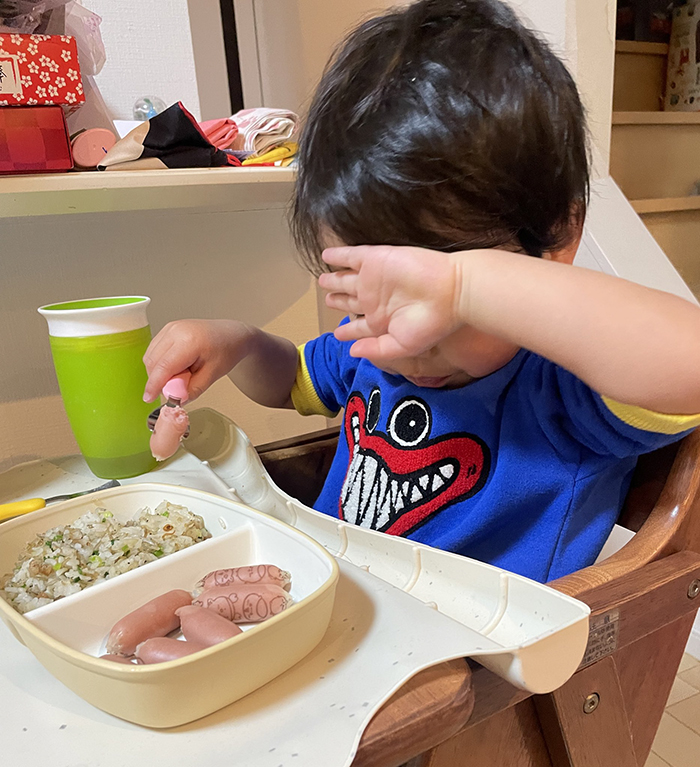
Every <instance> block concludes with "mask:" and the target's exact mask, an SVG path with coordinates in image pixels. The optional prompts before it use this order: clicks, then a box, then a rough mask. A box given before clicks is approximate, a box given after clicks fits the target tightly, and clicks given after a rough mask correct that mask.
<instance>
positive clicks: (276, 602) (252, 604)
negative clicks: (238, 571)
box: [192, 583, 292, 623]
mask: <svg viewBox="0 0 700 767" xmlns="http://www.w3.org/2000/svg"><path fill="white" fill-rule="evenodd" d="M192 604H193V605H197V606H199V607H206V608H207V609H209V610H214V611H215V612H217V613H219V615H223V617H224V618H226V619H227V620H230V621H233V622H234V623H258V622H259V621H264V620H267V619H268V618H272V616H273V615H278V614H279V613H281V612H282V611H283V610H286V609H287V607H289V605H291V604H292V598H291V597H290V596H289V594H288V593H287V592H286V591H285V590H284V589H283V588H280V587H279V586H275V585H274V584H272V583H260V584H257V585H250V584H247V585H235V584H231V585H229V586H213V587H212V588H209V589H206V590H205V591H203V592H202V593H201V594H200V595H199V596H198V597H195V599H193V600H192Z"/></svg>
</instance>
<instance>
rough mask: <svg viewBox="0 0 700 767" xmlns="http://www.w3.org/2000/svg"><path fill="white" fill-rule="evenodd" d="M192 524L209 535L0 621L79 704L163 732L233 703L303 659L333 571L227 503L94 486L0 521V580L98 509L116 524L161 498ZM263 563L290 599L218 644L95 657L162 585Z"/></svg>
mask: <svg viewBox="0 0 700 767" xmlns="http://www.w3.org/2000/svg"><path fill="white" fill-rule="evenodd" d="M164 500H167V501H169V502H171V503H175V504H180V505H183V506H186V507H187V508H188V509H189V510H190V511H191V512H193V513H195V514H199V515H200V516H201V517H203V519H204V523H205V526H206V527H207V529H208V530H209V532H210V533H211V534H212V538H210V539H208V540H205V541H202V542H200V543H196V544H195V545H193V546H191V547H189V548H187V549H184V550H182V551H179V552H176V553H173V554H170V555H168V556H165V557H163V558H162V559H159V560H157V561H155V562H151V563H148V564H146V565H142V566H141V567H139V568H137V569H135V570H132V571H130V572H127V573H124V574H122V575H119V576H118V577H115V578H114V579H111V580H106V581H103V582H101V583H97V584H95V585H94V586H91V587H89V588H86V589H84V590H83V591H81V592H78V593H76V594H73V595H71V596H68V597H64V598H62V599H59V600H56V601H55V602H53V603H51V604H48V605H45V606H43V607H39V608H37V609H35V610H32V611H30V612H28V613H26V614H25V615H21V614H20V613H19V612H17V611H16V610H15V609H14V608H13V607H11V606H10V604H9V603H7V602H6V601H4V600H3V599H0V618H2V620H3V621H4V622H5V623H6V624H7V625H8V627H9V628H10V630H11V631H12V632H13V633H14V634H15V636H16V637H17V638H18V639H19V640H20V641H21V642H23V643H24V644H25V645H26V646H27V647H28V648H29V649H30V650H31V651H32V652H33V653H34V655H35V656H36V657H37V658H38V659H39V661H41V663H42V664H43V665H44V666H45V667H46V668H47V669H48V670H49V671H50V672H51V673H52V674H54V676H56V677H57V678H58V679H59V680H60V681H62V682H63V683H64V684H65V685H66V686H67V687H69V688H71V689H72V690H73V691H74V692H76V693H77V694H78V695H80V696H81V697H83V698H84V699H85V700H87V701H88V702H90V703H92V704H93V705H95V706H97V707H98V708H101V709H103V710H104V711H107V712H109V713H111V714H114V715H116V716H118V717H121V718H123V719H127V720H129V721H132V722H136V723H138V724H143V725H147V726H150V727H172V726H174V725H178V724H182V723H184V722H190V721H193V720H195V719H198V718H200V717H202V716H205V715H206V714H209V713H211V712H213V711H216V710H218V709H220V708H222V707H223V706H226V705H228V704H229V703H232V702H233V701H236V700H238V699H239V698H241V697H243V696H245V695H247V694H248V693H250V692H252V691H253V690H255V689H257V688H259V687H261V686H262V685H264V684H266V683H267V682H269V681H270V680H272V679H274V678H275V677H277V676H279V675H280V674H282V673H283V672H284V671H286V670H287V669H289V668H290V667H291V666H293V665H294V664H295V663H297V662H298V661H299V660H301V659H302V658H303V657H304V656H305V655H307V654H308V653H309V652H311V651H312V650H313V649H314V647H315V646H316V645H317V644H318V642H319V641H320V640H321V639H322V637H323V635H324V633H325V631H326V629H327V627H328V623H329V621H330V617H331V612H332V609H333V601H334V595H335V588H336V584H337V580H338V566H337V563H336V561H335V560H334V558H333V557H332V556H331V555H330V554H329V553H328V552H327V551H326V550H325V549H324V548H323V547H322V546H320V545H319V544H318V543H316V542H315V541H313V540H311V539H310V538H308V537H307V536H306V535H304V534H303V533H301V532H299V531H297V530H294V529H292V528H290V527H288V526H287V525H285V524H283V523H281V522H280V521H278V520H276V519H272V518H270V517H269V516H266V515H264V514H261V513H259V512H257V511H255V510H253V509H250V508H248V507H246V506H244V505H243V504H242V503H240V502H237V501H235V500H231V499H227V498H223V497H220V496H216V495H212V494H210V493H206V492H203V491H200V490H193V489H189V488H182V487H177V486H173V485H161V484H137V485H130V486H125V487H119V488H114V489H112V490H107V491H102V492H100V493H95V494H93V495H88V496H84V497H82V498H77V499H75V500H73V501H68V502H65V503H61V504H58V505H56V506H51V507H48V508H46V509H44V510H43V511H40V512H36V513H33V514H29V515H26V516H24V517H18V518H16V519H15V520H13V521H10V522H7V523H4V524H3V525H1V526H0V574H3V573H8V572H11V571H12V567H13V565H14V563H15V561H16V559H17V556H18V555H19V554H20V552H21V551H22V549H23V548H24V545H25V544H26V543H27V542H28V541H30V540H32V539H33V537H34V536H35V535H36V534H38V533H42V532H45V531H46V530H48V529H50V528H52V527H55V526H58V525H65V524H69V523H71V522H73V521H75V520H76V519H77V518H78V517H80V516H81V515H82V514H84V513H85V512H87V511H90V510H94V509H95V508H98V507H102V506H104V507H107V508H108V509H109V511H110V512H112V514H114V516H115V517H116V518H117V519H118V520H119V521H121V522H125V521H126V520H128V519H130V518H132V517H133V516H134V515H135V514H136V512H137V511H138V510H139V509H141V508H143V507H146V506H147V507H149V508H150V509H151V510H154V509H155V508H156V507H157V506H158V505H159V504H160V503H161V502H162V501H164ZM248 564H275V565H278V566H279V567H281V568H282V569H284V570H288V571H289V572H290V573H291V574H292V588H291V596H292V598H293V600H294V603H293V604H292V605H291V606H290V607H289V608H287V610H286V611H284V612H282V613H280V614H279V615H276V616H274V617H272V618H270V619H268V620H267V621H265V622H263V623H260V624H255V625H251V626H249V627H246V630H245V631H244V633H243V634H240V635H238V636H236V637H234V638H232V639H229V640H227V641H226V642H224V643H221V644H218V645H215V646H213V647H210V648H208V649H206V650H203V651H201V652H199V653H196V654H194V655H190V656H187V657H185V658H181V659H179V660H175V661H169V662H167V663H162V664H156V665H150V666H136V665H131V666H130V665H123V664H117V663H113V662H110V661H108V660H101V659H99V656H100V655H101V654H103V653H104V652H105V648H104V640H105V637H106V635H107V633H108V631H109V630H110V628H111V627H112V626H113V625H114V624H115V623H116V622H117V621H118V620H119V619H120V618H121V617H123V616H124V615H125V614H127V613H129V612H131V611H132V610H134V609H135V608H137V607H139V606H140V605H142V604H144V603H145V602H147V601H149V600H150V599H153V598H154V597H156V596H159V595H160V594H163V593H165V592H167V591H170V590H171V589H185V590H187V591H192V590H193V588H194V587H195V584H196V582H197V581H198V580H199V579H200V578H201V577H203V576H204V575H206V574H207V573H208V572H210V571H211V570H215V569H219V568H225V567H233V566H243V565H248Z"/></svg>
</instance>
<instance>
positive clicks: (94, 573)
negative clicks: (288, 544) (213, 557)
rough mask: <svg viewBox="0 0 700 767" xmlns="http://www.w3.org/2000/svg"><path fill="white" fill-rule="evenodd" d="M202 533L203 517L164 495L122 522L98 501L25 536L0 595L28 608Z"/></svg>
mask: <svg viewBox="0 0 700 767" xmlns="http://www.w3.org/2000/svg"><path fill="white" fill-rule="evenodd" d="M207 538H211V533H210V532H209V531H208V530H207V529H206V527H205V526H204V520H203V519H202V517H200V516H198V515H197V514H193V513H192V512H191V511H189V510H188V509H187V508H186V507H185V506H178V505H176V504H173V503H168V502H167V501H163V503H161V504H159V506H158V507H157V508H156V510H155V511H151V510H150V509H149V508H143V509H140V510H139V511H138V512H137V513H136V515H135V516H134V518H133V519H131V520H129V521H128V522H125V523H121V522H119V521H118V520H117V519H116V518H115V517H114V515H113V514H112V513H111V512H110V511H109V510H108V509H106V508H102V507H100V508H97V509H95V510H94V511H89V512H87V513H86V514H83V515H82V516H81V517H79V518H78V519H76V520H75V522H73V523H71V524H69V525H62V526H59V527H52V528H51V529H50V530H47V531H46V532H45V533H41V534H39V535H37V536H36V537H35V538H34V540H32V541H30V542H29V543H28V544H27V546H26V547H25V549H24V551H23V552H22V554H21V555H20V557H19V559H18V561H17V564H16V565H15V568H14V573H12V574H9V575H7V576H5V577H4V578H0V596H2V597H4V598H5V599H6V600H7V601H8V602H9V603H10V604H11V605H12V606H13V607H15V608H16V609H17V610H19V612H21V613H27V612H29V611H30V610H35V609H36V608H37V607H43V606H44V605H48V604H51V602H54V601H55V600H57V599H61V598H62V597H66V596H69V595H70V594H75V593H77V592H78V591H82V590H83V589H85V588H88V587H89V586H94V585H95V584H96V583H101V582H103V581H106V580H109V579H110V578H114V577H115V576H117V575H121V574H122V573H127V572H129V571H130V570H134V569H136V568H137V567H140V566H141V565H145V564H147V563H149V562H155V561H156V560H157V559H160V558H161V557H164V556H167V555H168V554H173V553H174V552H176V551H180V550H182V549H186V548H188V547H189V546H193V545H194V544H195V543H199V542H200V541H203V540H206V539H207Z"/></svg>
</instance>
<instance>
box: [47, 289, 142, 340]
mask: <svg viewBox="0 0 700 767" xmlns="http://www.w3.org/2000/svg"><path fill="white" fill-rule="evenodd" d="M150 303H151V299H150V298H148V297H147V296H106V297H103V298H87V299H82V300H78V301H64V302H62V303H59V304H47V305H46V306H41V307H40V308H39V309H38V312H39V314H41V315H42V316H43V317H45V318H46V321H47V322H48V324H49V335H50V336H53V337H54V338H84V337H86V336H104V335H111V334H112V333H126V332H127V331H129V330H138V329H139V328H145V327H147V326H148V316H147V314H146V310H147V308H148V305H149V304H150Z"/></svg>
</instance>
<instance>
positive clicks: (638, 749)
mask: <svg viewBox="0 0 700 767" xmlns="http://www.w3.org/2000/svg"><path fill="white" fill-rule="evenodd" d="M694 619H695V615H694V613H690V614H688V615H685V616H684V617H683V618H680V619H679V620H677V621H674V622H673V623H669V624H668V625H667V626H664V627H663V628H661V629H660V630H659V631H656V632H654V633H653V634H650V635H649V636H647V637H644V638H643V639H640V640H639V641H638V642H634V643H633V644H631V645H629V646H627V647H625V648H623V649H622V650H620V651H619V652H618V653H616V654H615V656H614V658H615V665H616V667H617V672H618V676H619V679H620V687H621V689H622V694H623V697H624V699H625V707H626V709H627V714H628V716H629V721H630V727H631V730H632V741H633V743H634V750H635V753H636V755H637V761H638V762H639V764H644V763H645V762H646V760H647V757H648V756H649V751H651V745H652V743H653V742H654V737H655V736H656V731H657V730H658V729H659V723H660V722H661V717H662V716H663V713H664V708H665V707H666V701H667V700H668V696H669V693H670V692H671V687H672V686H673V682H674V681H675V678H676V672H677V671H678V666H679V665H680V662H681V658H682V657H683V651H684V650H685V645H686V643H687V641H688V636H689V635H690V630H691V628H692V626H693V621H694Z"/></svg>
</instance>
